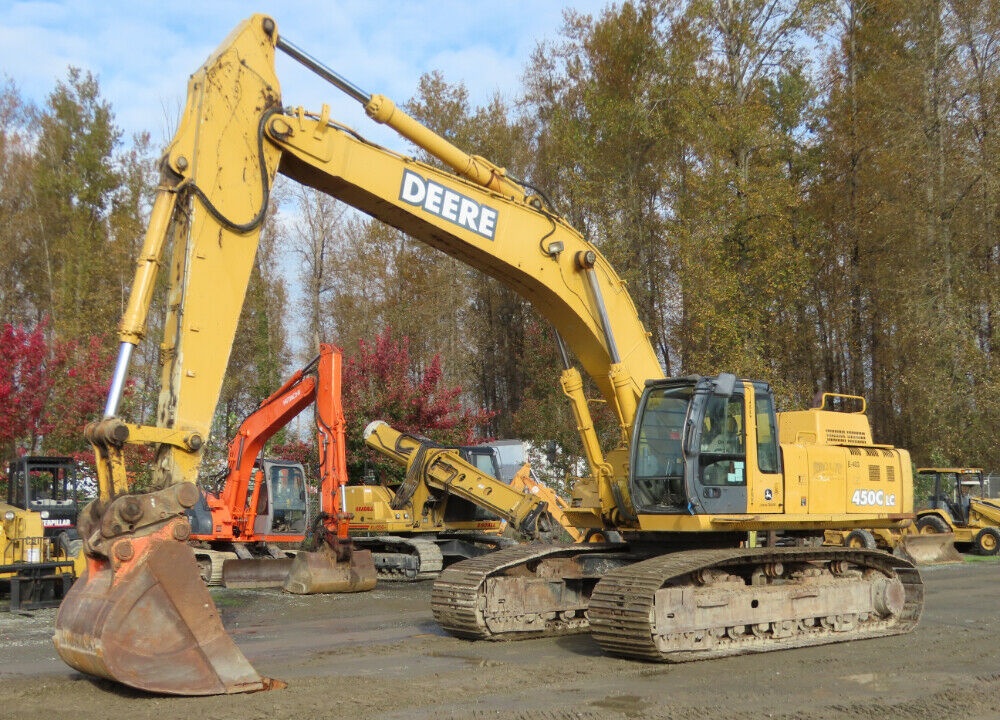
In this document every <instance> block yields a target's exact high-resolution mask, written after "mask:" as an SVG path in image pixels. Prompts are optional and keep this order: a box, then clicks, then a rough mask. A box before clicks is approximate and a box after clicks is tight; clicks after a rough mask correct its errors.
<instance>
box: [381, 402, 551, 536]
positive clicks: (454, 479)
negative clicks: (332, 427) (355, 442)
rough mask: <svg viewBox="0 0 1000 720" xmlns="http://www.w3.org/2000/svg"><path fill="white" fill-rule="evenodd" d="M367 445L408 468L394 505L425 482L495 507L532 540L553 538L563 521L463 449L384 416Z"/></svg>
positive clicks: (434, 487) (402, 500) (495, 509)
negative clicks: (470, 458) (403, 427)
mask: <svg viewBox="0 0 1000 720" xmlns="http://www.w3.org/2000/svg"><path fill="white" fill-rule="evenodd" d="M364 438H365V443H367V445H368V446H369V447H371V448H372V449H374V450H376V451H377V452H379V453H381V454H382V455H384V456H385V457H387V458H389V459H390V460H393V461H394V462H396V463H399V464H400V465H401V466H403V467H405V468H406V478H405V480H404V481H403V484H402V485H401V486H400V487H399V489H398V490H397V491H396V495H395V498H394V500H393V507H394V508H396V507H397V504H398V507H399V508H401V507H403V505H404V504H405V503H406V502H407V501H408V500H409V499H410V497H411V496H412V495H413V491H414V490H415V489H416V485H417V483H419V482H423V483H426V484H427V486H428V487H430V488H431V489H433V490H437V491H439V492H442V493H447V494H448V495H455V496H457V497H460V498H464V499H466V500H468V501H469V502H472V503H475V504H476V505H478V506H479V507H482V508H485V509H486V510H489V511H490V512H492V513H493V514H494V515H497V516H498V517H500V518H503V519H504V520H506V521H507V522H508V523H510V525H512V526H513V527H514V528H516V529H517V530H518V532H520V533H522V534H523V535H525V536H527V537H528V538H531V539H532V540H551V539H553V538H554V537H555V535H556V534H557V524H556V522H555V520H554V519H553V517H552V514H551V513H550V512H549V510H548V503H547V502H546V501H545V500H543V499H541V498H539V497H538V496H537V495H533V494H531V493H528V492H525V491H523V490H521V489H519V488H514V487H511V486H510V485H508V484H507V483H505V482H503V481H502V480H498V479H497V478H495V477H492V476H491V475H489V474H487V473H485V472H483V471H482V470H480V469H479V468H477V467H476V466H475V465H473V464H472V463H470V462H468V461H466V460H464V459H463V458H462V456H461V454H460V453H459V452H458V451H457V450H451V449H448V448H441V447H434V445H433V443H429V442H426V441H422V440H421V439H420V438H416V437H413V436H411V435H406V434H404V433H401V432H399V431H398V430H395V429H393V428H392V427H390V426H389V425H387V424H386V423H384V422H382V421H381V420H375V421H374V422H372V423H369V425H368V427H366V428H365V432H364Z"/></svg>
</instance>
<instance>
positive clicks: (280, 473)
mask: <svg viewBox="0 0 1000 720" xmlns="http://www.w3.org/2000/svg"><path fill="white" fill-rule="evenodd" d="M262 465H263V468H262V471H261V473H260V478H261V479H262V481H263V483H264V484H263V485H261V488H260V491H259V493H258V495H257V513H256V517H255V518H254V533H255V534H257V535H295V536H298V535H303V534H305V531H306V528H307V527H308V525H309V504H308V502H307V499H306V483H305V475H304V473H303V470H302V466H301V465H300V464H299V463H295V462H288V461H281V460H264V461H263V463H262Z"/></svg>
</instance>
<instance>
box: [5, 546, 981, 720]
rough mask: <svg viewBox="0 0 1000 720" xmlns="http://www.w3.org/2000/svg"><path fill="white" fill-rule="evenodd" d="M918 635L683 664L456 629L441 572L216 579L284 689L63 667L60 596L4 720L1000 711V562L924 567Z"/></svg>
mask: <svg viewBox="0 0 1000 720" xmlns="http://www.w3.org/2000/svg"><path fill="white" fill-rule="evenodd" d="M922 574H923V577H924V582H925V586H926V607H925V611H924V615H923V619H922V620H921V622H920V625H919V626H918V627H917V629H916V630H915V631H914V632H913V633H911V634H909V635H905V636H899V637H891V638H884V639H878V640H864V641H858V642H854V643H846V644H839V645H825V646H820V647H815V648H805V649H799V650H786V651H784V652H774V653H767V654H763V655H750V656H742V657H734V658H724V659H720V660H706V661H702V662H696V663H686V664H681V665H656V664H647V663H639V662H631V661H625V660H616V659H612V658H608V657H605V656H603V655H602V654H601V651H600V649H599V648H598V647H597V645H596V644H595V643H594V642H593V641H592V640H591V639H590V638H589V637H587V636H575V637H568V638H561V639H553V640H528V641H522V642H508V643H486V642H476V643H473V642H468V641H463V640H457V639H455V638H452V637H450V636H447V635H445V634H444V633H443V632H442V631H441V630H440V629H439V628H438V627H437V625H436V624H435V622H434V619H433V617H432V615H431V612H430V606H429V603H430V599H429V598H430V589H431V583H430V582H422V583H416V584H409V585H403V584H380V585H379V587H378V588H377V589H376V590H375V591H373V592H371V593H365V594H358V595H336V596H305V597H302V596H291V595H285V594H282V593H280V592H278V591H270V590H267V591H263V590H258V591H252V590H225V589H217V590H213V596H214V598H215V600H216V603H217V605H218V606H219V608H220V610H221V612H222V616H223V620H224V622H225V625H226V627H227V628H228V629H229V630H230V632H231V634H232V635H233V637H234V638H235V640H236V642H237V643H238V644H239V646H240V648H241V649H242V650H243V652H244V653H245V654H246V656H247V657H248V659H249V660H250V661H251V663H253V665H254V666H255V667H256V668H257V670H258V671H259V672H261V673H262V674H264V675H267V676H270V677H275V678H280V679H282V680H285V681H286V682H287V683H288V687H287V688H286V689H283V690H275V691H271V692H265V693H255V694H251V695H237V696H230V697H208V698H174V697H162V696H151V695H146V694H144V693H140V692H136V691H132V690H129V689H127V688H123V687H122V686H118V685H115V684H113V683H109V682H104V681H96V680H92V679H89V678H87V677H84V676H82V675H80V674H79V673H77V672H75V671H73V670H72V669H71V668H69V667H68V666H66V665H64V664H63V663H62V661H61V660H60V659H59V657H58V656H57V655H56V652H55V649H54V647H53V645H52V641H51V636H52V628H53V625H54V622H55V611H54V610H42V611H35V612H33V613H25V614H10V613H0V697H3V698H4V700H3V704H2V706H0V716H2V717H17V718H46V719H47V720H57V719H59V718H75V719H77V720H81V719H83V718H92V717H103V718H108V719H109V720H115V719H117V718H134V719H136V720H142V719H144V718H156V719H157V720H162V719H163V718H198V719H199V720H222V719H224V718H233V717H239V718H241V719H246V720H251V719H253V718H293V717H295V718H303V717H316V718H321V717H337V716H342V717H355V718H399V719H403V718H406V719H414V720H431V719H434V720H444V719H445V718H525V719H526V718H542V719H543V720H556V719H560V720H561V719H563V718H585V719H587V718H671V719H677V720H686V719H688V718H690V719H692V720H694V719H695V718H697V720H717V719H718V720H721V719H723V718H725V719H726V720H741V719H744V718H746V719H749V718H784V719H791V718H872V719H875V718H878V719H879V720H882V719H885V720H890V719H893V718H900V719H902V718H905V719H906V720H924V719H927V720H944V719H946V718H958V717H961V718H963V720H977V719H985V718H997V717H1000V621H998V618H997V608H998V598H1000V593H998V589H1000V563H998V562H996V561H980V562H971V561H970V562H966V563H964V564H962V565H949V566H937V567H931V568H925V569H924V570H923V571H922Z"/></svg>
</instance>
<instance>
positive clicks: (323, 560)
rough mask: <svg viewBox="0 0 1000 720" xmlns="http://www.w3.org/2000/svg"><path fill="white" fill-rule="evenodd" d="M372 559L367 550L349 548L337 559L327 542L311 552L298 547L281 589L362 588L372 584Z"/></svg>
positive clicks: (311, 591) (308, 592) (334, 590)
mask: <svg viewBox="0 0 1000 720" xmlns="http://www.w3.org/2000/svg"><path fill="white" fill-rule="evenodd" d="M375 575H376V573H375V561H374V559H373V558H372V554H371V551H370V550H353V551H351V553H350V555H349V558H348V559H345V560H340V561H339V562H338V560H337V555H336V553H335V552H334V551H333V550H332V549H331V548H330V546H329V545H325V544H324V545H321V546H320V548H319V549H318V550H316V551H315V552H307V551H305V550H300V551H299V552H298V553H297V554H296V555H295V559H294V560H292V569H291V570H289V572H288V579H287V580H286V581H285V586H284V587H285V591H286V592H290V593H295V594H296V595H313V594H315V593H344V592H366V591H368V590H371V589H372V588H374V587H375Z"/></svg>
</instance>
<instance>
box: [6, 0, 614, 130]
mask: <svg viewBox="0 0 1000 720" xmlns="http://www.w3.org/2000/svg"><path fill="white" fill-rule="evenodd" d="M606 4H607V2H606V0H576V1H575V2H574V0H565V2H563V1H562V0H534V1H533V2H528V1H526V0H507V1H506V2H503V3H480V2H469V1H468V0H436V1H435V2H429V1H427V0H413V1H411V2H406V0H393V1H376V0H369V1H365V0H304V1H302V2H295V3H292V2H276V1H274V0H264V1H263V2H259V3H256V4H255V6H254V7H255V8H261V11H263V12H268V13H272V14H273V17H275V19H276V20H277V21H278V30H279V32H280V33H282V34H283V35H285V36H286V37H287V38H288V39H289V40H291V41H292V42H294V43H295V44H296V45H298V46H299V47H301V48H303V49H305V50H306V51H307V52H309V53H310V54H311V55H313V56H314V57H315V58H317V59H318V60H320V61H321V62H323V63H324V64H326V65H328V66H329V67H331V68H333V69H334V70H335V71H337V72H338V73H340V74H341V75H343V76H344V77H346V78H347V79H349V80H350V81H352V82H353V83H355V84H356V85H357V86H359V87H361V88H362V89H364V90H365V91H367V92H371V93H382V94H384V95H387V96H389V97H390V98H392V99H394V100H396V101H397V102H403V101H406V100H408V99H409V98H410V97H412V95H413V94H414V92H415V91H416V88H417V83H418V81H419V78H420V76H421V75H422V74H424V73H427V72H430V71H432V70H439V71H441V73H442V74H443V76H444V78H445V80H446V81H448V82H449V83H458V82H461V83H464V84H465V86H466V87H467V88H468V90H469V97H470V102H471V103H472V104H473V105H474V106H476V105H482V104H484V103H486V102H488V101H489V99H490V98H491V97H492V96H493V95H494V94H495V93H500V94H501V95H502V96H504V97H505V98H507V99H510V98H511V97H512V96H513V95H514V94H515V93H516V92H517V90H518V88H519V86H520V81H521V75H522V73H523V71H524V67H525V64H526V62H527V61H528V59H529V56H530V53H531V51H532V50H533V49H534V47H535V45H536V44H537V43H538V42H539V41H541V40H544V39H549V40H553V39H556V38H557V36H558V32H559V29H560V28H561V26H562V8H563V7H564V6H570V7H573V8H574V9H577V10H579V11H581V12H589V13H597V12H599V10H600V9H601V8H602V7H604V6H605V5H606ZM3 14H4V22H3V25H2V26H0V74H5V75H8V76H10V77H11V78H13V79H14V80H15V82H16V83H17V85H18V87H19V88H20V89H21V91H22V93H24V94H25V95H26V96H27V97H29V98H30V99H32V100H33V101H35V102H37V103H39V104H41V103H43V102H44V100H45V97H46V96H47V95H48V93H50V92H51V91H52V89H53V88H54V87H55V83H56V82H57V81H58V80H64V79H65V78H66V71H67V67H68V66H70V65H73V66H76V67H79V68H82V69H84V70H88V71H90V72H92V73H94V74H96V75H97V76H98V77H99V79H100V83H101V90H102V93H103V95H104V97H105V98H106V99H107V100H108V101H109V102H110V103H111V106H112V108H113V110H114V112H115V116H116V119H117V122H118V124H119V126H120V127H122V128H123V129H124V130H125V132H126V134H132V133H134V132H139V131H143V130H145V131H149V132H150V133H151V135H152V138H153V143H154V145H158V144H162V143H164V142H165V141H166V140H167V139H168V136H169V134H170V133H171V132H172V130H173V122H174V120H175V119H176V116H177V114H178V112H179V110H180V108H181V106H182V104H183V102H184V93H185V89H186V84H187V78H188V76H189V75H190V74H191V73H192V72H193V71H194V70H196V69H197V67H198V66H199V65H200V64H201V63H202V62H203V61H204V60H205V58H206V57H207V56H208V55H209V53H211V51H212V50H213V49H214V48H215V47H216V46H218V45H219V44H220V43H221V42H222V41H223V39H224V38H225V37H226V36H227V35H228V34H229V32H230V31H231V30H232V28H233V27H235V26H236V24H237V23H239V22H240V21H241V20H242V19H244V18H245V17H246V16H247V15H248V9H247V4H246V3H244V2H240V1H238V0H220V1H215V0H198V1H195V0H174V1H172V2H170V3H159V2H157V3H153V2H143V1H142V0H133V1H132V2H124V1H123V0H109V1H107V2H102V1H101V0H89V1H85V0H76V1H73V0H63V1H61V2H59V1H53V2H24V1H20V0H14V2H13V3H11V4H10V7H9V8H8V9H7V10H5V11H4V13H3ZM277 69H278V75H279V78H281V82H282V94H283V99H284V100H285V102H286V103H287V104H295V105H304V106H306V107H308V108H310V109H317V110H318V109H319V106H320V105H321V104H322V103H323V102H326V103H328V104H330V105H331V106H332V108H333V114H334V117H336V118H337V119H338V120H341V121H343V122H346V123H347V124H349V125H352V126H354V127H356V128H357V129H358V130H360V131H361V132H362V133H363V134H365V135H369V136H372V137H373V139H375V140H377V141H380V142H386V140H385V139H384V137H385V136H384V134H382V133H381V131H380V130H379V129H374V128H372V125H371V122H370V121H368V120H367V119H366V118H365V117H364V114H363V113H362V112H361V109H360V107H358V106H357V105H356V103H354V102H353V101H351V100H350V99H347V98H346V97H345V96H343V95H342V94H340V93H339V91H337V90H335V89H333V88H331V87H330V86H328V85H327V84H326V83H324V82H323V81H321V80H319V79H318V78H315V77H312V76H311V75H310V74H309V73H308V72H307V71H306V70H305V69H304V68H299V67H298V66H296V65H295V64H294V63H293V62H292V61H290V60H288V59H287V58H281V57H279V59H278V60H277ZM391 144H394V145H396V146H397V147H398V143H391Z"/></svg>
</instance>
